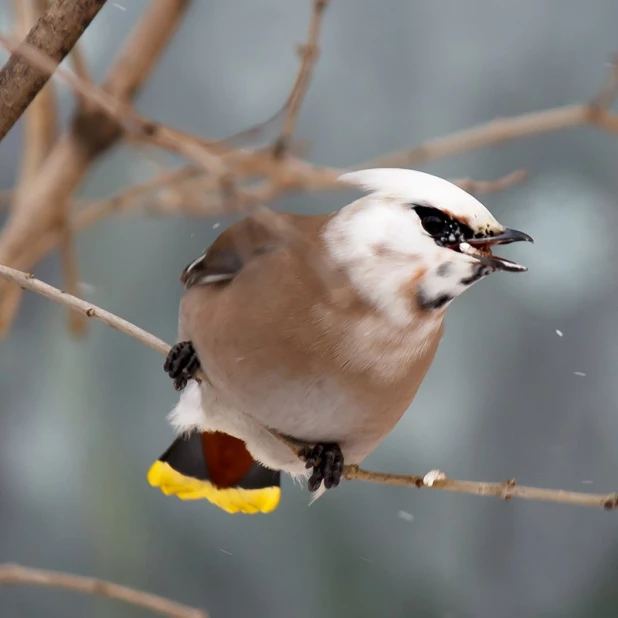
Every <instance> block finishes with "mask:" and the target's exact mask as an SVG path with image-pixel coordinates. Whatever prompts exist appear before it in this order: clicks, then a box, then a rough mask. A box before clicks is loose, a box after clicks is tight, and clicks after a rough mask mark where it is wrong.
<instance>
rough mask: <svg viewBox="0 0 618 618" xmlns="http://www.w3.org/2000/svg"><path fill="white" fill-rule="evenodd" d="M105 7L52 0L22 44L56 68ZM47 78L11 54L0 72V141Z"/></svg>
mask: <svg viewBox="0 0 618 618" xmlns="http://www.w3.org/2000/svg"><path fill="white" fill-rule="evenodd" d="M104 4H105V0H55V1H54V2H53V3H52V4H51V6H50V7H49V9H48V10H47V11H46V12H45V15H43V16H42V17H41V19H39V20H38V21H37V22H36V24H35V25H34V26H33V27H32V29H31V30H30V32H29V33H28V36H27V37H26V39H25V41H24V43H25V44H27V45H32V46H34V47H36V48H37V49H39V50H41V51H42V52H44V53H45V54H47V55H48V56H49V57H50V58H51V59H52V60H53V61H54V62H55V64H56V66H57V65H58V64H60V62H61V61H62V60H63V58H64V57H65V56H66V55H67V54H68V53H69V52H70V51H71V49H72V47H73V45H75V43H77V41H78V39H79V37H80V36H81V35H82V34H83V33H84V30H86V28H87V27H88V26H89V24H90V22H91V21H92V20H93V19H94V18H95V17H96V15H97V13H98V12H99V11H100V10H101V8H102V7H103V5H104ZM49 78H50V74H49V72H47V71H42V70H41V69H40V68H38V67H36V66H34V65H32V64H31V63H29V62H27V61H26V60H24V58H23V56H22V55H21V54H20V53H19V52H16V53H13V54H11V57H10V58H9V59H8V61H7V63H6V64H5V65H4V67H2V70H0V140H1V139H2V138H3V137H4V136H5V135H6V134H7V133H8V132H9V130H10V129H11V127H12V126H13V125H14V124H15V122H17V120H18V119H19V117H20V116H21V115H22V114H23V113H24V111H25V110H26V108H27V107H28V105H30V103H31V102H32V100H33V99H34V97H35V96H36V95H37V94H38V93H39V91H40V90H41V89H42V88H43V86H45V84H46V83H47V81H48V80H49Z"/></svg>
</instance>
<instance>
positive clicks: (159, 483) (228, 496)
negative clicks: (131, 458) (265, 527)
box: [147, 461, 281, 513]
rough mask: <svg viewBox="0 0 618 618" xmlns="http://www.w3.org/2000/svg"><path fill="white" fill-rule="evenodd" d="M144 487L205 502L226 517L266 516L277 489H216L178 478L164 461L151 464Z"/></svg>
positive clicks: (277, 496) (275, 502)
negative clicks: (217, 508) (244, 514)
mask: <svg viewBox="0 0 618 618" xmlns="http://www.w3.org/2000/svg"><path fill="white" fill-rule="evenodd" d="M147 479H148V483H150V485H152V486H153V487H158V488H159V489H160V490H161V491H162V492H163V493H164V494H165V495H166V496H176V497H178V498H180V499H181V500H203V499H205V500H208V501H209V502H211V503H212V504H214V505H216V506H218V507H219V508H220V509H223V510H224V511H226V512H227V513H270V512H271V511H274V510H275V509H276V508H277V506H278V505H279V499H280V498H281V488H280V487H262V488H260V489H243V488H241V487H231V488H227V489H220V488H218V487H216V486H215V485H213V484H212V483H210V482H209V481H201V480H199V479H195V478H191V477H189V476H185V475H184V474H180V472H177V471H176V470H174V468H172V467H171V466H170V465H169V464H167V463H166V462H164V461H155V462H154V463H153V464H152V466H150V469H149V470H148V475H147Z"/></svg>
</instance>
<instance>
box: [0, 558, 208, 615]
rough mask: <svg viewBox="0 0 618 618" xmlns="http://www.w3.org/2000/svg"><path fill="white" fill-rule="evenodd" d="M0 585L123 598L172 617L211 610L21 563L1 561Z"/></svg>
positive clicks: (130, 602)
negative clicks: (54, 589)
mask: <svg viewBox="0 0 618 618" xmlns="http://www.w3.org/2000/svg"><path fill="white" fill-rule="evenodd" d="M0 585H4V586H15V585H29V586H45V587H47V588H61V589H63V590H69V591H71V592H79V593H82V594H89V595H92V596H99V597H105V598H108V599H114V600H116V601H122V602H123V603H128V604H129V605H135V606H137V607H142V608H144V609H149V610H151V611H153V612H156V613H158V614H162V615H164V616H169V617H170V618H208V614H207V613H206V612H205V611H202V610H200V609H195V608H193V607H189V606H187V605H182V604H181V603H176V602H175V601H170V600H169V599H164V598H163V597H160V596H157V595H155V594H150V593H149V592H141V591H140V590H135V589H134V588H128V587H127V586H121V585H120V584H114V583H112V582H109V581H105V580H103V579H95V578H94V577H83V576H82V575H70V574H68V573H60V572H58V571H44V570H42V569H33V568H30V567H24V566H20V565H18V564H0Z"/></svg>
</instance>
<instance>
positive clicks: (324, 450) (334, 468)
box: [298, 442, 343, 491]
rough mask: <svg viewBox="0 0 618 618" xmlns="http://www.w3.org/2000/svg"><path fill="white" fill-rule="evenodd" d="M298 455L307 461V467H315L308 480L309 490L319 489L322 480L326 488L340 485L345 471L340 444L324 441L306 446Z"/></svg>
mask: <svg viewBox="0 0 618 618" xmlns="http://www.w3.org/2000/svg"><path fill="white" fill-rule="evenodd" d="M298 457H299V458H300V459H301V460H302V461H304V462H305V468H307V469H309V468H313V473H312V475H311V476H310V477H309V481H308V482H307V486H308V487H309V491H317V489H318V488H319V487H320V483H321V482H322V481H324V487H326V489H330V488H331V487H337V485H339V481H341V474H342V472H343V453H342V452H341V449H340V448H339V445H338V444H334V443H331V442H324V443H321V444H316V445H315V446H304V447H302V448H301V449H300V451H299V452H298Z"/></svg>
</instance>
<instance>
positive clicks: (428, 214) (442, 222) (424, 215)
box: [414, 205, 451, 238]
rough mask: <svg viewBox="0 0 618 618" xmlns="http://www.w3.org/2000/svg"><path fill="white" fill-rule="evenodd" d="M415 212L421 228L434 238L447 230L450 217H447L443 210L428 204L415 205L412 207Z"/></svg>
mask: <svg viewBox="0 0 618 618" xmlns="http://www.w3.org/2000/svg"><path fill="white" fill-rule="evenodd" d="M414 210H415V211H416V214H417V215H418V216H419V218H420V220H421V225H422V226H423V229H424V230H425V231H426V232H427V233H428V234H429V235H430V236H433V237H434V238H438V237H440V236H442V235H444V234H445V233H446V232H448V229H449V226H450V224H451V219H450V217H447V216H446V215H445V214H444V213H443V212H441V211H439V210H438V209H436V208H431V207H430V206H420V205H416V206H415V207H414Z"/></svg>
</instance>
